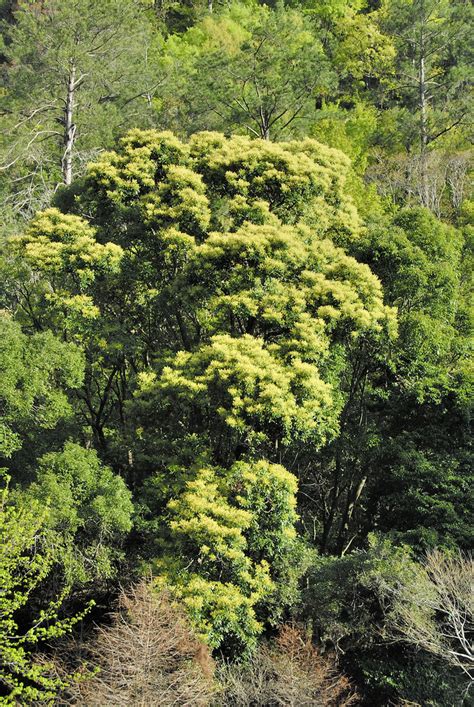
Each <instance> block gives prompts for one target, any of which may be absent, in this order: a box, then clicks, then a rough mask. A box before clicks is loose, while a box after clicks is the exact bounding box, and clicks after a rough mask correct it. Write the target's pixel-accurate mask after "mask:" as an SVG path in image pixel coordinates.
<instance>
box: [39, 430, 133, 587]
mask: <svg viewBox="0 0 474 707" xmlns="http://www.w3.org/2000/svg"><path fill="white" fill-rule="evenodd" d="M25 497H26V498H32V499H35V500H37V501H38V502H39V503H40V504H42V505H44V504H46V505H48V506H49V507H50V509H51V510H50V512H49V514H48V518H47V521H46V522H45V526H46V527H49V528H51V529H52V530H53V538H54V539H55V542H56V543H58V544H59V545H60V546H62V551H61V554H62V557H61V563H62V564H64V569H65V571H66V576H67V578H68V580H69V581H70V582H74V581H76V582H77V581H81V582H85V581H87V580H90V579H95V580H96V581H97V580H98V579H100V578H104V577H110V576H113V574H114V571H115V568H114V563H115V562H116V560H117V559H118V558H120V556H121V552H120V550H119V548H120V541H121V539H122V538H123V536H124V534H125V533H127V532H128V531H130V529H131V527H132V521H131V516H132V512H133V505H132V502H131V499H130V492H129V491H128V489H127V487H126V486H125V483H124V482H123V480H122V479H121V478H120V477H118V476H116V475H115V474H113V472H112V470H111V469H110V468H108V467H106V466H102V465H101V463H100V460H99V459H98V457H97V453H96V452H95V451H94V450H91V449H89V450H88V449H84V448H83V447H80V446H79V445H78V444H75V443H73V442H67V443H66V444H65V445H64V449H63V450H62V451H60V452H49V453H48V454H45V455H43V456H42V457H41V458H40V459H39V460H38V470H37V473H36V480H35V481H34V482H33V483H32V484H31V485H30V486H29V487H28V490H27V492H26V494H25ZM26 498H25V500H26Z"/></svg>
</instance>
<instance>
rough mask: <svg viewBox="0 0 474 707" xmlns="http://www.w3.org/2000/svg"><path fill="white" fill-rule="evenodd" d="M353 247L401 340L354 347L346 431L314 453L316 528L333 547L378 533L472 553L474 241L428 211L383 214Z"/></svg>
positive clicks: (312, 513) (308, 515) (310, 521)
mask: <svg viewBox="0 0 474 707" xmlns="http://www.w3.org/2000/svg"><path fill="white" fill-rule="evenodd" d="M349 247H350V248H351V250H352V252H353V253H355V254H356V255H357V257H358V258H359V259H360V260H364V261H366V262H367V263H368V264H369V265H370V267H371V269H372V270H373V271H374V272H376V273H377V274H378V275H379V277H380V279H381V281H382V282H383V284H384V290H385V296H386V300H387V302H388V303H390V304H393V305H395V306H397V309H398V325H399V337H398V340H397V341H396V342H387V340H385V341H384V340H383V339H379V340H378V341H374V340H373V339H372V341H368V340H364V339H359V340H358V341H357V342H355V345H354V346H352V345H349V346H348V347H347V349H346V351H347V363H348V367H347V368H346V369H345V373H344V376H343V378H342V381H343V383H342V390H343V393H344V395H345V402H344V408H343V412H342V415H341V424H340V433H339V435H338V437H337V439H335V440H334V441H332V442H331V443H330V444H329V445H328V446H327V447H326V448H325V449H324V450H323V451H322V453H321V454H320V455H319V457H317V458H314V457H309V456H308V457H306V460H307V461H306V469H305V471H304V476H302V487H301V489H302V492H303V494H304V496H303V499H302V503H301V510H302V513H303V518H304V519H305V524H306V526H307V527H308V529H311V534H312V535H313V537H314V539H315V542H316V543H317V544H318V545H319V548H320V550H321V551H322V552H335V553H344V552H347V551H348V550H349V549H350V548H351V547H352V546H354V545H356V546H357V544H358V543H360V542H363V541H364V538H365V537H366V535H367V533H368V532H370V531H371V530H375V529H378V530H380V531H383V532H390V531H392V532H393V531H396V532H397V533H400V537H402V538H403V540H404V541H405V542H410V543H413V544H415V545H416V546H418V547H419V548H423V549H424V550H425V551H426V549H427V547H430V546H432V545H439V544H446V545H448V546H453V545H456V544H459V545H460V546H461V547H465V548H468V547H470V544H471V541H472V535H471V528H472V504H470V503H469V500H468V496H469V494H468V488H469V486H470V483H471V482H470V479H471V468H472V466H471V462H470V459H471V454H472V452H471V449H470V442H469V436H470V435H469V406H470V403H469V402H468V398H469V392H468V391H469V390H470V385H471V383H470V380H471V374H470V373H469V364H468V359H469V347H468V343H467V341H468V336H469V335H468V329H469V326H467V327H466V323H467V321H468V320H469V317H470V315H469V309H470V302H469V300H470V295H469V292H468V289H466V285H465V282H464V277H463V274H462V273H463V265H462V263H463V260H464V259H465V258H466V255H465V254H467V252H468V250H469V247H468V250H467V251H466V250H465V248H464V242H463V236H462V233H461V232H459V231H456V230H455V229H453V228H452V227H450V226H447V225H446V224H443V223H442V222H440V221H438V220H437V219H436V218H435V217H434V216H433V215H431V214H430V213H429V212H428V211H427V210H424V209H421V208H416V209H405V210H400V211H399V212H398V213H396V214H395V215H394V216H393V217H392V219H391V225H390V226H387V222H386V220H385V218H384V219H383V220H382V221H377V220H375V221H373V222H372V224H369V228H368V230H367V232H366V234H365V236H364V237H362V238H360V239H358V240H357V241H354V242H353V245H351V246H349ZM387 344H388V345H387ZM453 440H456V441H455V443H454V444H453ZM303 454H304V452H303ZM304 460H305V457H304V456H302V457H300V462H301V464H302V466H303V464H304ZM303 509H304V510H303Z"/></svg>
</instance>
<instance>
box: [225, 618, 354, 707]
mask: <svg viewBox="0 0 474 707" xmlns="http://www.w3.org/2000/svg"><path fill="white" fill-rule="evenodd" d="M217 675H218V678H219V682H220V684H221V689H222V693H221V699H220V701H219V704H222V705H227V704H232V705H236V707H245V705H249V704H252V705H255V706H256V707H265V706H266V705H269V704H283V705H315V706H316V707H323V705H333V704H338V705H341V706H347V705H351V704H357V702H358V696H357V695H356V694H355V693H354V692H353V690H352V689H351V684H350V682H349V681H348V680H347V678H346V677H345V676H344V675H341V674H340V673H339V671H338V669H337V667H336V666H335V665H333V664H332V660H331V658H329V659H328V658H327V657H326V656H325V657H323V656H322V655H321V654H320V653H319V652H318V650H317V648H316V647H315V646H314V645H313V644H312V642H311V640H310V638H309V637H308V635H306V634H305V632H304V630H303V629H302V628H300V627H296V626H290V625H285V626H283V627H281V628H280V631H279V634H278V636H277V638H276V639H274V640H273V641H272V642H271V643H270V642H269V643H264V644H263V645H261V646H260V647H259V650H258V651H257V652H256V654H255V655H254V656H252V658H251V660H250V661H248V662H246V663H234V664H223V665H221V666H219V668H218V673H217Z"/></svg>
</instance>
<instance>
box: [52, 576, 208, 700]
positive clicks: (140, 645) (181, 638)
mask: <svg viewBox="0 0 474 707" xmlns="http://www.w3.org/2000/svg"><path fill="white" fill-rule="evenodd" d="M83 650H84V647H83ZM86 650H87V651H88V654H89V658H90V660H91V661H93V662H94V664H95V665H96V666H98V667H99V671H98V672H97V673H96V675H95V676H93V677H92V678H91V679H90V680H87V681H84V682H81V683H79V684H76V685H73V686H72V689H71V688H70V689H69V690H68V691H67V692H68V693H69V696H70V697H72V698H73V699H74V701H77V702H78V703H80V704H87V705H91V707H92V705H101V706H102V705H116V704H117V702H123V701H124V700H126V701H128V702H130V703H131V704H136V703H137V702H139V703H143V704H153V703H159V704H160V705H163V706H164V707H167V706H168V705H169V706H171V705H175V704H180V705H183V706H184V705H189V707H190V706H191V705H207V704H209V702H210V699H211V697H212V694H213V691H214V686H213V682H212V677H213V670H214V665H213V660H212V658H211V656H210V653H209V651H208V649H207V647H206V646H205V645H204V644H203V643H201V642H200V641H199V640H198V639H197V638H196V637H195V635H194V633H193V631H192V628H191V627H190V625H189V622H188V620H187V617H186V615H185V614H184V612H183V611H182V609H181V608H180V607H179V606H177V605H176V604H175V603H174V602H172V601H171V599H170V597H169V596H168V595H166V594H157V593H156V591H155V590H154V589H153V587H152V586H151V585H150V583H147V582H146V581H144V580H142V582H141V583H140V584H138V585H137V586H135V587H134V588H132V589H131V590H130V591H129V592H127V593H125V592H122V593H121V595H120V598H119V603H118V608H117V609H116V610H115V611H114V613H113V615H112V624H111V625H110V626H104V627H101V628H99V629H98V630H97V632H96V636H95V638H94V639H93V642H92V644H91V645H88V646H86ZM65 692H66V691H65ZM66 694H67V693H66Z"/></svg>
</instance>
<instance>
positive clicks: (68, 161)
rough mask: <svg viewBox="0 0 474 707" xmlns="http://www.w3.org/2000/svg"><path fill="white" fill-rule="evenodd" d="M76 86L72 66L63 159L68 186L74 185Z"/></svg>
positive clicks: (65, 118) (63, 169) (74, 68)
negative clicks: (73, 155) (73, 154)
mask: <svg viewBox="0 0 474 707" xmlns="http://www.w3.org/2000/svg"><path fill="white" fill-rule="evenodd" d="M76 85H77V84H76V67H75V65H74V64H72V65H71V69H70V71H69V78H68V82H67V96H66V108H65V117H64V154H63V159H62V172H63V182H64V184H66V185H68V186H69V184H71V183H72V153H73V149H74V141H75V138H76V126H75V124H74V92H75V90H76Z"/></svg>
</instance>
